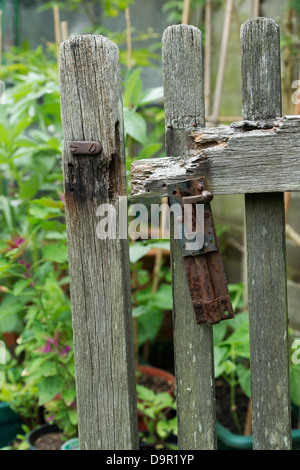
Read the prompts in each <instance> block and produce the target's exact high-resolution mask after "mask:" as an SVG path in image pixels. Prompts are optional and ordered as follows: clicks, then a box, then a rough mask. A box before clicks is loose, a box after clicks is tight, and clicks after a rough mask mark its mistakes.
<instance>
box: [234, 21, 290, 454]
mask: <svg viewBox="0 0 300 470" xmlns="http://www.w3.org/2000/svg"><path fill="white" fill-rule="evenodd" d="M241 50H242V90H243V96H242V103H243V119H249V120H253V119H255V120H256V119H272V118H275V117H276V116H278V115H280V114H281V77H280V33H279V27H278V25H277V24H276V23H275V22H274V21H273V20H270V19H267V18H256V19H251V20H249V21H247V22H246V23H245V24H244V25H242V28H241ZM292 146H293V142H292V141H291V143H290V145H288V144H287V146H286V153H289V152H290V149H291V147H292ZM261 151H262V153H264V151H265V148H264V147H262V149H261ZM269 158H270V159H271V160H272V153H271V152H270V156H269ZM289 170H290V171H291V169H289ZM273 183H274V181H273ZM276 189H277V190H279V189H280V188H279V187H278V185H277V183H275V184H274V190H276ZM245 210H246V238H247V253H248V290H249V318H250V354H251V394H252V427H253V448H254V449H255V450H276V449H281V450H287V449H291V422H290V419H291V415H290V392H289V363H288V323H287V278H286V248H285V211H284V195H283V194H282V193H273V194H255V195H254V194H247V195H246V196H245Z"/></svg>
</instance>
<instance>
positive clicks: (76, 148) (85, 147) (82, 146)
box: [70, 140, 102, 155]
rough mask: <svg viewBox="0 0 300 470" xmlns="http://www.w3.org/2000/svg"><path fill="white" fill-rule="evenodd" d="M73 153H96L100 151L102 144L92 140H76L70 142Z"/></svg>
mask: <svg viewBox="0 0 300 470" xmlns="http://www.w3.org/2000/svg"><path fill="white" fill-rule="evenodd" d="M70 150H71V152H72V153H73V155H98V154H99V153H100V152H101V151H102V144H101V142H98V141H93V140H84V141H82V140H76V141H74V142H71V143H70Z"/></svg>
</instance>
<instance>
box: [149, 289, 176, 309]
mask: <svg viewBox="0 0 300 470" xmlns="http://www.w3.org/2000/svg"><path fill="white" fill-rule="evenodd" d="M153 305H154V306H155V307H158V308H160V309H162V310H172V308H173V300H172V286H171V284H162V285H161V286H160V287H159V289H158V291H157V292H156V294H155V295H154V297H153Z"/></svg>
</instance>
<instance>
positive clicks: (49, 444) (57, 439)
mask: <svg viewBox="0 0 300 470" xmlns="http://www.w3.org/2000/svg"><path fill="white" fill-rule="evenodd" d="M62 444H63V441H62V438H61V433H60V432H52V433H49V434H44V435H43V436H40V437H38V438H37V439H36V440H35V441H34V443H33V445H34V447H36V448H37V449H38V450H61V446H62Z"/></svg>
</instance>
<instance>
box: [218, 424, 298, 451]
mask: <svg viewBox="0 0 300 470" xmlns="http://www.w3.org/2000/svg"><path fill="white" fill-rule="evenodd" d="M217 436H218V450H252V447H253V440H252V436H240V435H238V434H234V433H232V432H230V431H228V429H226V428H225V427H224V426H222V425H221V424H220V423H217ZM292 449H293V450H299V449H300V429H293V430H292Z"/></svg>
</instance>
